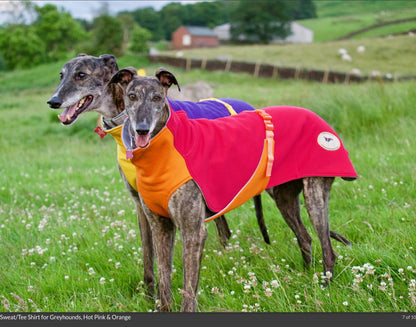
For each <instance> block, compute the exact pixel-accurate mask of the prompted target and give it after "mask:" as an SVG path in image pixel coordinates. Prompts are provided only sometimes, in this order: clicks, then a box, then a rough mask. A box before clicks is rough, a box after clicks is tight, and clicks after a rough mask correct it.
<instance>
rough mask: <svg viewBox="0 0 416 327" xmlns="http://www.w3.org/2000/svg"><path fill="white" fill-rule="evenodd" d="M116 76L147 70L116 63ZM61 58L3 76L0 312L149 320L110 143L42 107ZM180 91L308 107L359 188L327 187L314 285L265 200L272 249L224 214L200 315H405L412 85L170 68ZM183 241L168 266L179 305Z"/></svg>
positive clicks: (87, 120)
mask: <svg viewBox="0 0 416 327" xmlns="http://www.w3.org/2000/svg"><path fill="white" fill-rule="evenodd" d="M119 64H120V67H124V66H128V65H133V66H136V67H145V68H147V70H148V72H149V73H151V72H153V71H154V70H155V69H156V67H157V66H156V65H148V64H147V62H146V61H144V60H141V59H140V58H134V57H126V58H121V59H120V61H119ZM62 65H63V62H60V63H56V64H50V65H44V66H40V67H37V68H34V69H32V70H27V71H19V72H10V73H6V74H1V75H0V113H1V115H0V123H1V125H2V130H1V134H0V135H1V136H0V146H1V149H2V151H1V152H2V155H1V156H0V241H1V243H2V247H1V248H0V253H1V255H0V265H1V266H2V267H3V269H2V270H1V271H0V311H6V312H7V311H13V312H15V311H42V312H84V311H91V312H92V311H109V312H115V311H124V312H131V311H138V312H147V311H151V310H154V308H155V305H154V302H153V301H152V300H150V299H148V298H146V296H145V295H144V289H143V284H142V283H141V282H140V281H141V280H142V278H143V274H142V268H143V265H142V259H141V245H140V237H139V232H138V227H137V223H136V218H135V212H134V208H133V205H132V201H131V200H130V198H129V197H128V195H127V193H126V191H125V190H124V186H123V184H122V182H121V180H120V177H119V174H118V170H117V166H116V158H115V143H114V141H113V140H112V139H110V137H108V136H107V137H106V138H104V139H103V140H101V139H100V138H99V137H98V136H97V135H96V134H94V133H93V130H94V128H95V126H96V118H97V116H96V115H95V114H85V115H84V116H82V117H81V118H80V119H79V121H78V122H77V123H76V124H75V125H74V126H72V127H64V126H61V125H60V123H59V121H58V119H57V117H56V116H57V112H54V111H52V110H51V109H49V108H48V107H47V105H46V101H47V99H48V98H49V97H50V96H51V95H52V93H53V91H54V89H55V88H56V86H57V85H58V74H59V70H60V67H61V66H62ZM171 69H172V71H173V72H175V74H176V76H177V78H178V79H179V82H180V83H181V84H186V83H189V82H193V81H197V80H200V79H202V80H205V81H207V82H209V83H210V84H211V85H213V87H214V89H215V96H217V97H222V96H227V97H235V98H240V99H243V100H246V101H248V102H250V103H251V104H253V105H254V106H256V107H265V106H270V105H277V104H282V105H283V104H288V105H295V106H302V107H306V108H309V109H311V110H313V111H315V112H316V113H318V114H319V115H321V116H322V117H323V118H324V119H325V120H327V121H328V122H329V123H330V125H332V126H333V127H334V128H335V130H336V131H337V132H338V133H339V135H340V136H341V138H342V140H343V142H344V145H345V146H346V148H347V149H348V150H349V153H350V157H351V159H352V161H353V163H354V165H355V168H356V170H357V172H358V173H359V175H360V178H359V179H358V180H357V181H354V182H344V181H342V180H336V182H335V184H334V187H333V191H332V193H331V203H330V224H331V229H333V230H335V231H337V232H339V233H342V234H343V235H345V236H346V237H347V238H349V239H350V241H351V243H352V248H348V247H345V246H342V245H341V244H339V243H335V241H334V249H335V251H336V254H337V263H336V267H335V273H334V282H333V283H332V285H331V287H329V288H322V287H321V286H320V280H321V279H323V278H325V276H323V275H322V274H321V269H322V265H321V263H320V259H321V251H320V246H319V242H318V240H317V237H316V235H315V233H314V232H313V230H312V227H311V224H310V223H309V221H308V219H307V217H306V212H305V211H304V210H303V211H302V214H303V216H304V221H305V225H306V226H307V229H308V230H309V231H310V234H311V236H312V237H313V254H314V259H313V260H314V261H313V266H312V267H311V269H310V270H304V268H303V265H302V259H301V254H300V252H299V250H298V247H297V244H296V241H295V240H294V235H293V234H292V233H291V232H290V230H289V228H288V226H287V225H286V224H285V223H284V221H283V219H282V218H281V217H280V214H279V213H278V212H277V209H276V208H275V207H274V206H273V205H272V203H271V201H270V199H269V198H268V197H266V196H263V202H264V206H265V217H266V223H267V226H268V228H269V233H270V236H271V239H272V241H273V244H272V245H271V246H267V245H266V244H264V242H263V241H262V238H261V235H260V232H259V230H258V228H257V226H256V221H255V218H254V210H253V205H252V203H251V202H250V203H247V204H245V205H243V206H242V207H240V208H238V209H236V210H234V211H233V212H231V213H229V214H228V215H227V218H228V222H229V224H230V226H231V229H232V230H233V236H232V239H231V242H230V244H229V246H228V247H227V248H226V249H223V248H221V246H220V244H219V242H218V239H217V236H216V231H215V227H214V223H208V225H207V228H208V231H209V236H208V239H207V242H206V247H205V253H204V257H203V262H202V266H203V268H202V272H201V280H200V289H199V308H198V310H199V311H202V312H241V311H247V312H410V311H414V310H415V306H416V251H415V248H414V246H415V244H416V236H415V233H414V226H415V220H416V217H415V205H416V201H415V199H416V187H415V186H416V185H415V181H416V175H415V173H416V172H415V165H414V158H415V157H416V144H415V140H414V131H415V129H416V114H415V111H414V103H415V102H416V88H415V83H414V82H406V83H388V84H379V83H367V84H360V85H350V86H345V85H322V84H318V83H307V82H302V81H285V82H282V81H278V80H270V79H253V78H252V77H250V76H248V75H245V74H230V73H223V72H211V73H208V72H205V71H198V70H195V71H191V72H188V73H185V72H184V71H181V70H178V69H176V68H171ZM180 248H181V241H180V238H179V237H178V238H177V245H176V251H175V260H174V268H175V269H174V273H173V293H174V310H176V311H177V310H179V307H180V297H181V295H180V288H181V287H182V271H181V267H182V264H181V255H180V253H181V251H180Z"/></svg>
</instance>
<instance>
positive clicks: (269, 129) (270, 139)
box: [256, 109, 274, 177]
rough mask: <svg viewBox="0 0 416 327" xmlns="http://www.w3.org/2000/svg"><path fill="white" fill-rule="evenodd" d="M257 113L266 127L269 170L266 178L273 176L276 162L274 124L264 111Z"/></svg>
mask: <svg viewBox="0 0 416 327" xmlns="http://www.w3.org/2000/svg"><path fill="white" fill-rule="evenodd" d="M256 112H257V113H258V114H259V115H260V116H261V117H262V118H263V119H264V125H265V127H266V143H267V168H266V176H267V177H270V176H271V175H272V168H273V161H274V132H273V130H274V125H273V122H272V116H270V115H269V114H268V113H267V112H266V111H264V110H262V109H257V110H256Z"/></svg>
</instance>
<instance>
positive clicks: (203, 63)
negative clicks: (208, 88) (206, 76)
mask: <svg viewBox="0 0 416 327" xmlns="http://www.w3.org/2000/svg"><path fill="white" fill-rule="evenodd" d="M206 66H207V58H206V57H204V58H202V61H201V69H204V70H205V67H206Z"/></svg>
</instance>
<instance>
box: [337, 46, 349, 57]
mask: <svg viewBox="0 0 416 327" xmlns="http://www.w3.org/2000/svg"><path fill="white" fill-rule="evenodd" d="M338 54H340V55H341V56H342V55H344V54H348V51H347V50H346V49H344V48H339V49H338Z"/></svg>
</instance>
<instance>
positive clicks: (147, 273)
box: [119, 165, 155, 298]
mask: <svg viewBox="0 0 416 327" xmlns="http://www.w3.org/2000/svg"><path fill="white" fill-rule="evenodd" d="M119 171H120V175H121V178H122V179H123V182H124V185H125V187H126V189H127V191H128V192H129V194H130V197H131V198H132V199H133V201H134V204H135V205H136V210H137V221H138V223H139V231H140V238H141V242H142V251H143V280H144V283H145V285H146V294H147V295H148V296H149V297H151V298H153V297H154V295H155V271H154V253H153V242H152V231H151V230H150V225H149V223H148V221H147V218H146V216H145V214H144V211H143V208H142V203H141V200H140V196H139V194H138V193H137V191H136V190H135V189H134V188H132V187H131V186H130V184H129V182H128V181H127V178H126V176H125V174H124V172H123V170H122V169H121V167H120V165H119Z"/></svg>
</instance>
